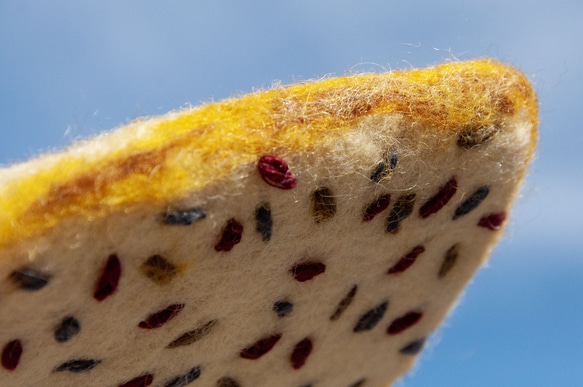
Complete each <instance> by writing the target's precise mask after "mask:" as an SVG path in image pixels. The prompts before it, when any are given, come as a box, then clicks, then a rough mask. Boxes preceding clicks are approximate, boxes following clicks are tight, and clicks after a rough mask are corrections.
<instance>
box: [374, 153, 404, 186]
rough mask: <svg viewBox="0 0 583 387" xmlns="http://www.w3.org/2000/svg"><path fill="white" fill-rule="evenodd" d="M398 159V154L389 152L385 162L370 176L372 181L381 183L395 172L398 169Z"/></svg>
mask: <svg viewBox="0 0 583 387" xmlns="http://www.w3.org/2000/svg"><path fill="white" fill-rule="evenodd" d="M397 162H398V157H397V153H396V152H393V151H388V152H387V154H386V155H385V158H384V160H383V161H381V162H380V163H379V164H378V165H377V166H376V168H375V169H374V171H373V172H372V174H371V175H370V179H371V180H372V181H374V182H375V183H378V182H380V181H381V180H382V179H383V178H385V177H387V176H388V175H389V174H390V173H391V172H393V171H394V170H395V168H396V167H397Z"/></svg>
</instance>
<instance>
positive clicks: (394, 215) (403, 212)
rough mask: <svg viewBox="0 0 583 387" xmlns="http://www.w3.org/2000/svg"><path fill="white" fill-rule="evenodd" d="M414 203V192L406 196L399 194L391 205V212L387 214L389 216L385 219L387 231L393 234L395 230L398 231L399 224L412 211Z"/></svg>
mask: <svg viewBox="0 0 583 387" xmlns="http://www.w3.org/2000/svg"><path fill="white" fill-rule="evenodd" d="M414 205H415V194H414V193H413V194H409V195H406V196H401V197H400V198H399V199H398V200H397V202H396V203H395V205H394V206H393V209H392V210H391V213H390V214H389V217H388V219H387V232H389V233H391V234H394V233H396V232H397V231H399V226H400V224H401V222H402V221H403V220H404V219H405V218H406V217H408V216H409V215H411V213H412V212H413V206H414Z"/></svg>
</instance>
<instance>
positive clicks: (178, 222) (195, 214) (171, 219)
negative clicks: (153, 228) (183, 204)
mask: <svg viewBox="0 0 583 387" xmlns="http://www.w3.org/2000/svg"><path fill="white" fill-rule="evenodd" d="M204 218H206V214H205V213H204V211H203V210H202V209H200V208H190V209H187V210H178V211H173V212H168V213H166V214H163V215H162V222H163V223H165V224H169V225H172V226H190V225H192V224H194V223H196V222H198V221H199V220H201V219H204Z"/></svg>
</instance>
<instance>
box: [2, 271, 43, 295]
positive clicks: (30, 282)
mask: <svg viewBox="0 0 583 387" xmlns="http://www.w3.org/2000/svg"><path fill="white" fill-rule="evenodd" d="M10 279H11V280H12V282H13V283H14V285H16V286H18V287H19V288H20V289H23V290H30V291H35V290H40V289H42V288H44V287H45V286H46V284H47V283H48V282H49V280H50V279H51V276H50V275H49V274H46V273H43V272H41V271H39V270H35V269H32V268H30V267H23V268H21V269H18V270H15V271H13V272H12V274H10Z"/></svg>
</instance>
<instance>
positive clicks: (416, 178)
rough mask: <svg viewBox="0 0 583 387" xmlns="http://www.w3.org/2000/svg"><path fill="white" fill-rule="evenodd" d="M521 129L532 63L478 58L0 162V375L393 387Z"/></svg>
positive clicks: (528, 133) (136, 127) (493, 216)
mask: <svg viewBox="0 0 583 387" xmlns="http://www.w3.org/2000/svg"><path fill="white" fill-rule="evenodd" d="M537 124H538V122H537V101H536V96H535V94H534V91H533V89H532V87H531V86H530V84H529V82H528V80H527V79H526V78H525V77H524V76H523V75H522V74H521V73H520V72H519V71H517V70H514V69H512V68H510V67H507V66H504V65H501V64H500V63H498V62H496V61H493V60H481V61H473V62H463V63H451V64H444V65H440V66H437V67H434V68H429V69H424V70H410V71H404V72H391V73H386V74H366V75H358V76H351V77H340V78H332V79H327V80H323V81H318V82H312V83H306V84H301V85H294V86H290V87H286V88H277V89H273V90H268V91H262V92H258V93H254V94H250V95H246V96H244V97H241V98H239V99H231V100H227V101H223V102H220V103H214V104H208V105H204V106H201V107H199V108H196V109H191V110H184V111H179V112H173V113H169V114H167V115H165V116H162V117H156V118H150V119H143V120H138V121H135V122H133V123H131V124H129V125H127V126H126V127H123V128H120V129H118V130H116V131H114V132H112V133H109V134H105V135H102V136H99V137H97V138H94V139H92V140H90V141H86V142H83V143H79V144H76V145H74V146H72V147H71V148H69V149H67V150H65V151H63V152H62V153H58V154H51V155H44V156H41V157H39V158H38V159H36V160H31V161H29V162H27V163H24V164H21V165H15V166H12V167H10V168H6V169H4V170H1V171H0V350H1V351H2V353H1V356H2V357H1V364H0V365H1V367H0V386H1V387H5V386H6V387H8V386H126V387H130V386H149V385H152V386H166V387H169V386H172V387H177V386H187V385H192V386H241V387H245V386H253V387H262V386H291V387H296V386H297V387H306V386H312V387H342V386H346V387H349V386H356V385H358V386H362V387H384V386H388V385H390V384H391V383H393V382H394V381H395V380H397V379H398V378H399V377H400V376H402V375H403V374H404V373H405V372H406V371H407V370H409V369H410V367H411V366H412V364H413V363H414V361H415V358H416V356H417V355H418V354H419V352H420V351H421V350H422V347H423V344H424V342H425V340H426V338H427V337H428V336H429V335H430V334H431V333H432V332H433V331H435V329H436V328H437V327H438V325H439V323H440V322H441V321H442V320H443V319H444V317H445V316H446V315H447V313H448V312H449V310H450V308H451V307H452V305H453V304H454V303H455V300H456V299H457V297H458V296H459V294H460V292H461V291H462V290H463V288H464V286H465V285H466V284H467V282H468V281H469V280H470V279H471V277H472V275H473V274H474V273H475V272H476V270H477V269H478V268H479V267H480V265H482V264H483V263H484V262H485V260H486V259H487V257H488V255H489V252H490V250H491V249H492V247H493V245H494V243H495V241H496V240H497V239H498V238H499V236H500V234H501V230H502V228H503V225H504V223H505V221H506V219H507V214H508V212H509V209H510V205H511V203H512V201H513V200H514V199H515V197H516V195H517V190H518V188H519V186H520V183H521V181H522V179H523V178H524V175H525V173H526V170H527V165H528V162H529V161H530V160H531V159H532V157H533V153H534V147H535V142H536V137H537V134H536V128H537Z"/></svg>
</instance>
